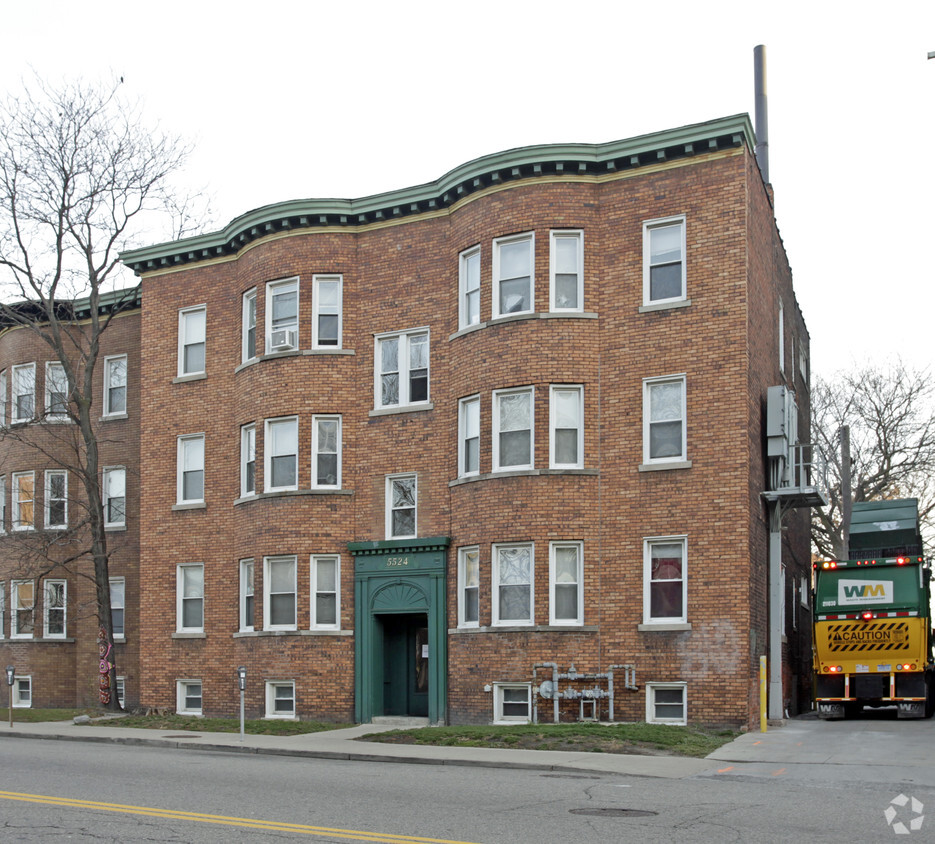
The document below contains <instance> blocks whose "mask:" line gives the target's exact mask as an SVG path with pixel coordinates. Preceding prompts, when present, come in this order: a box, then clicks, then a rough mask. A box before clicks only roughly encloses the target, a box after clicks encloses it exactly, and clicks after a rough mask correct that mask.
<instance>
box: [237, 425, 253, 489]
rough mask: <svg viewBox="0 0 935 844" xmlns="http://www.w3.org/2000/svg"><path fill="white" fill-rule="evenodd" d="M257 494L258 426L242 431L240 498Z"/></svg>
mask: <svg viewBox="0 0 935 844" xmlns="http://www.w3.org/2000/svg"><path fill="white" fill-rule="evenodd" d="M255 494H256V425H254V424H252V423H251V424H250V425H244V426H243V427H242V428H241V429H240V496H241V498H245V497H246V496H248V495H255Z"/></svg>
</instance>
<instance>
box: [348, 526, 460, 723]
mask: <svg viewBox="0 0 935 844" xmlns="http://www.w3.org/2000/svg"><path fill="white" fill-rule="evenodd" d="M448 542H449V540H448V537H446V536H435V537H429V538H426V539H409V540H388V541H385V542H349V543H348V546H347V547H348V550H349V551H350V552H351V554H353V555H354V607H355V609H354V717H355V719H356V720H357V722H358V723H361V724H366V723H369V722H370V721H371V720H372V719H373V718H374V717H376V716H380V715H414V716H428V719H429V723H432V724H444V723H446V721H447V701H448V684H447V677H448V646H447V645H448V638H447V614H446V612H445V594H446V588H445V583H446V571H445V570H446V565H445V561H446V556H447V551H448Z"/></svg>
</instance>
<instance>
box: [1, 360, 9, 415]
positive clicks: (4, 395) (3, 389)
mask: <svg viewBox="0 0 935 844" xmlns="http://www.w3.org/2000/svg"><path fill="white" fill-rule="evenodd" d="M6 372H7V371H6V370H5V369H4V370H2V371H0V428H5V427H6V425H7V402H8V399H7V374H6Z"/></svg>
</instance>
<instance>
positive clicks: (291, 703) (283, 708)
mask: <svg viewBox="0 0 935 844" xmlns="http://www.w3.org/2000/svg"><path fill="white" fill-rule="evenodd" d="M266 717H267V718H295V680H267V681H266Z"/></svg>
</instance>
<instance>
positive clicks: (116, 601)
mask: <svg viewBox="0 0 935 844" xmlns="http://www.w3.org/2000/svg"><path fill="white" fill-rule="evenodd" d="M126 607H127V582H126V579H125V578H122V577H112V578H110V621H111V625H112V626H113V633H114V639H119V640H123V639H124V638H126V635H127V628H126V623H127V617H126Z"/></svg>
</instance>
